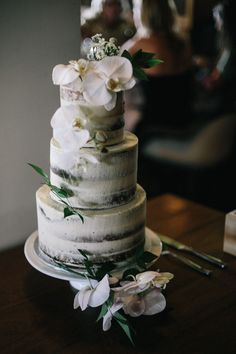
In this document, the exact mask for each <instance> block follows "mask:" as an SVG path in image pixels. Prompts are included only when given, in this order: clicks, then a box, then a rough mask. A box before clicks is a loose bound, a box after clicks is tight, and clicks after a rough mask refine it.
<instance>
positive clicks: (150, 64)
mask: <svg viewBox="0 0 236 354" xmlns="http://www.w3.org/2000/svg"><path fill="white" fill-rule="evenodd" d="M163 63H164V61H163V60H160V59H149V60H147V61H146V64H147V67H148V68H151V67H153V66H155V65H158V64H163Z"/></svg>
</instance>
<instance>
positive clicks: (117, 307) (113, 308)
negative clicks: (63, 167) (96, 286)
mask: <svg viewBox="0 0 236 354" xmlns="http://www.w3.org/2000/svg"><path fill="white" fill-rule="evenodd" d="M122 307H123V304H122V302H117V303H114V304H113V305H112V306H111V307H109V308H108V311H107V313H106V314H105V315H104V316H103V324H102V328H103V330H104V331H108V330H109V329H110V328H111V320H112V317H113V315H114V314H115V313H116V312H117V311H119V310H120V309H121V308H122Z"/></svg>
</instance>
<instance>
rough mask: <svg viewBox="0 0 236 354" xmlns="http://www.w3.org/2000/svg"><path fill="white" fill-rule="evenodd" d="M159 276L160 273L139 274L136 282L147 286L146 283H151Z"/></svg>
mask: <svg viewBox="0 0 236 354" xmlns="http://www.w3.org/2000/svg"><path fill="white" fill-rule="evenodd" d="M158 275H159V273H157V272H153V271H148V272H143V273H139V274H137V275H136V280H137V282H138V284H140V285H141V284H146V283H149V282H151V281H152V280H153V279H155V278H156V277H157V276H158Z"/></svg>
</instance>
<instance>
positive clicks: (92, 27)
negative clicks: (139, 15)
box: [81, 0, 136, 45]
mask: <svg viewBox="0 0 236 354" xmlns="http://www.w3.org/2000/svg"><path fill="white" fill-rule="evenodd" d="M135 31H136V29H135V26H134V24H133V22H132V20H131V19H130V18H128V19H127V17H126V18H125V17H124V16H122V3H121V1H120V0H103V1H102V11H101V12H100V13H98V14H97V15H96V16H95V17H94V18H90V19H88V20H87V21H86V22H85V24H84V25H82V26H81V36H82V38H83V39H85V38H86V37H92V36H94V35H95V34H97V33H101V34H102V35H103V37H104V38H105V39H109V38H110V37H115V38H116V39H117V42H118V44H119V45H122V44H123V43H124V42H125V41H127V40H128V39H129V38H131V37H132V36H133V35H134V34H135Z"/></svg>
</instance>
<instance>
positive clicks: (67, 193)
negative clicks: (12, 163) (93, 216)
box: [28, 163, 84, 223]
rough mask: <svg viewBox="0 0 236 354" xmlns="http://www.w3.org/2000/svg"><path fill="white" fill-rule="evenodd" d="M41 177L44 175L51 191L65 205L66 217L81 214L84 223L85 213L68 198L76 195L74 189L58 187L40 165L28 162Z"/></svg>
mask: <svg viewBox="0 0 236 354" xmlns="http://www.w3.org/2000/svg"><path fill="white" fill-rule="evenodd" d="M28 165H29V166H31V167H32V168H33V169H34V170H35V171H36V172H37V173H38V174H39V175H40V176H41V177H43V181H44V183H45V184H46V185H47V186H48V187H49V188H50V190H51V192H52V193H53V194H54V195H55V196H56V197H57V198H58V199H59V200H60V201H61V202H62V203H63V204H64V205H65V207H64V218H67V217H68V216H71V215H77V216H79V218H80V220H81V221H82V223H84V218H83V215H82V214H80V213H79V212H78V209H76V208H74V207H73V206H71V205H70V204H69V202H68V200H65V199H67V198H70V197H72V196H73V195H74V193H73V191H71V190H70V189H68V188H65V187H61V188H59V187H57V186H54V185H53V184H51V181H50V178H49V176H48V175H47V173H46V172H45V171H44V170H43V169H42V168H41V167H39V166H36V165H34V164H32V163H28Z"/></svg>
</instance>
